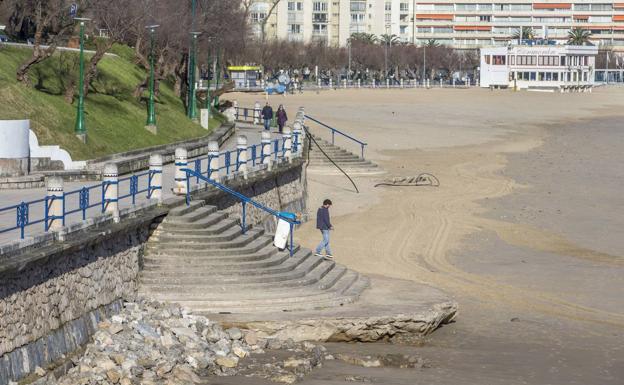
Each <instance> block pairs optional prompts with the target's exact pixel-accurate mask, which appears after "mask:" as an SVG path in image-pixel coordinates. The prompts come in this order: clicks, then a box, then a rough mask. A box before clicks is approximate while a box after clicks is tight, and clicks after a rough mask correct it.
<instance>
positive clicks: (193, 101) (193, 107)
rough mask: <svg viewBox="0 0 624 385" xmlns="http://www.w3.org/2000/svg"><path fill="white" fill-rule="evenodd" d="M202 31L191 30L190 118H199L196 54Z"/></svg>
mask: <svg viewBox="0 0 624 385" xmlns="http://www.w3.org/2000/svg"><path fill="white" fill-rule="evenodd" d="M199 35H201V32H191V38H192V39H191V56H190V60H189V77H188V80H189V98H188V111H187V113H188V114H187V115H188V117H189V119H193V120H197V95H196V94H195V55H196V54H197V38H198V37H199Z"/></svg>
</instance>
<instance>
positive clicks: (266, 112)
mask: <svg viewBox="0 0 624 385" xmlns="http://www.w3.org/2000/svg"><path fill="white" fill-rule="evenodd" d="M261 115H262V119H263V120H264V129H265V130H267V131H269V130H270V129H271V120H273V107H271V105H270V104H269V102H267V103H266V105H265V106H264V108H263V109H262V112H261ZM276 116H277V126H278V128H279V132H280V134H281V133H282V132H283V131H284V126H285V125H286V122H287V121H288V115H286V110H285V109H284V106H283V105H281V104H280V106H279V107H278V108H277V113H276Z"/></svg>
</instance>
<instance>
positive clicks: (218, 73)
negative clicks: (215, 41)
mask: <svg viewBox="0 0 624 385" xmlns="http://www.w3.org/2000/svg"><path fill="white" fill-rule="evenodd" d="M216 56H217V58H216V67H215V68H216V72H215V77H216V83H215V93H216V91H217V90H218V89H219V80H221V48H217V55H216ZM214 106H215V107H219V95H215V97H214Z"/></svg>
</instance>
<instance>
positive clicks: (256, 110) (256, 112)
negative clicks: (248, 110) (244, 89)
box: [253, 102, 260, 124]
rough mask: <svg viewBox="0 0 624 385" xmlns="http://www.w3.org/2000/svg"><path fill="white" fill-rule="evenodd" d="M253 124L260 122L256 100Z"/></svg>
mask: <svg viewBox="0 0 624 385" xmlns="http://www.w3.org/2000/svg"><path fill="white" fill-rule="evenodd" d="M253 121H254V124H259V123H260V103H258V102H256V103H255V104H254V120H253Z"/></svg>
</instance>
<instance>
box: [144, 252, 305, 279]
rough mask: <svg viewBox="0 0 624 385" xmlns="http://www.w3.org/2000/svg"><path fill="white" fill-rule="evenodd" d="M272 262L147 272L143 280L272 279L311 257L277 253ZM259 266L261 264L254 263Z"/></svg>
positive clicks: (295, 267)
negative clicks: (244, 267)
mask: <svg viewBox="0 0 624 385" xmlns="http://www.w3.org/2000/svg"><path fill="white" fill-rule="evenodd" d="M271 258H272V262H275V263H274V264H270V265H268V266H265V267H256V268H253V265H251V266H248V268H247V269H243V268H238V269H237V268H236V267H233V266H231V265H228V264H225V263H224V264H222V265H220V266H214V267H213V268H207V269H203V270H202V271H199V270H200V269H199V268H198V269H197V270H198V272H199V274H197V271H196V272H194V273H193V274H191V273H187V272H183V271H182V270H173V271H172V272H169V273H168V271H169V270H161V271H158V272H154V271H145V274H143V275H142V278H144V279H145V281H144V282H148V281H149V280H152V281H154V280H158V281H159V282H163V283H164V282H167V283H172V284H203V283H210V282H213V281H219V280H222V281H224V282H229V281H231V279H232V278H235V279H237V280H243V281H247V280H248V279H249V277H251V278H253V279H255V278H257V277H260V276H263V277H267V278H270V277H269V276H272V275H278V274H286V273H289V272H292V271H294V270H295V269H297V268H299V267H300V266H303V267H304V268H305V266H306V265H304V264H305V263H306V262H307V261H308V259H310V255H305V256H303V257H300V258H290V256H289V254H288V253H284V252H282V253H277V254H275V255H274V256H272V257H271ZM315 262H316V260H315V258H313V260H312V261H311V265H310V266H311V267H314V266H313V265H314V263H315ZM252 263H256V264H259V262H252Z"/></svg>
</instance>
